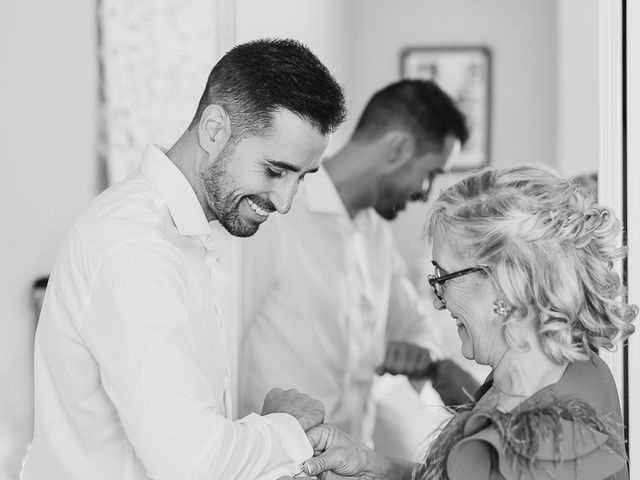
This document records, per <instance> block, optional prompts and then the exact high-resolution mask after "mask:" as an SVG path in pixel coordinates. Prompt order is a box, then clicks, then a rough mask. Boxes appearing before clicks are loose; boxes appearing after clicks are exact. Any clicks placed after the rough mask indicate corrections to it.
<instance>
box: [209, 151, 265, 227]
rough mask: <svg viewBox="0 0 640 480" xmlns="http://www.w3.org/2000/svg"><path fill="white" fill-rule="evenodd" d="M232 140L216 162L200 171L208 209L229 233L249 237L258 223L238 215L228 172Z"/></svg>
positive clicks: (234, 193) (235, 193) (236, 202)
mask: <svg viewBox="0 0 640 480" xmlns="http://www.w3.org/2000/svg"><path fill="white" fill-rule="evenodd" d="M233 148H234V147H233V142H231V141H230V142H229V143H227V145H226V146H225V147H224V149H223V150H222V152H220V155H219V156H218V159H217V161H216V162H214V163H212V164H211V165H209V167H208V168H207V169H206V170H205V171H204V172H202V173H201V175H200V176H201V179H202V183H203V185H204V189H205V193H206V196H207V204H208V205H209V209H210V210H211V212H212V213H213V215H214V216H215V217H216V219H217V220H218V221H219V222H220V224H221V225H222V226H223V227H224V228H225V230H227V232H229V233H230V234H231V235H233V236H236V237H250V236H251V235H253V234H254V233H256V231H257V230H258V227H259V224H257V223H256V224H247V223H245V222H244V221H243V220H242V218H241V217H240V202H241V201H242V200H243V197H242V196H241V195H239V194H238V193H237V192H238V189H237V186H236V184H235V181H234V180H233V178H232V177H231V175H230V174H229V172H228V168H227V167H228V164H229V160H230V159H231V155H232V154H233Z"/></svg>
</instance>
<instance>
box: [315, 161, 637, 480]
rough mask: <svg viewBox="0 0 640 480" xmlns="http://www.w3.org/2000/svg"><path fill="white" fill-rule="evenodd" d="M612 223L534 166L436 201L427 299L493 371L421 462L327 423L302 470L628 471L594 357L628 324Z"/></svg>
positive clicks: (464, 184) (367, 474) (437, 475)
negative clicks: (370, 445)
mask: <svg viewBox="0 0 640 480" xmlns="http://www.w3.org/2000/svg"><path fill="white" fill-rule="evenodd" d="M619 231H620V222H619V221H618V220H617V219H616V218H615V216H614V215H613V213H612V212H611V211H610V210H609V209H608V208H606V207H602V206H600V205H598V204H596V203H595V201H594V200H593V199H592V197H590V196H588V195H584V194H583V192H581V190H580V188H579V187H578V186H577V185H575V184H573V183H571V182H569V181H566V180H564V179H562V178H560V177H559V176H557V175H556V174H554V173H552V172H550V171H548V170H546V169H542V168H538V167H524V166H520V167H514V168H509V169H487V170H484V171H481V172H479V173H476V174H473V175H471V176H469V177H467V178H465V179H464V180H462V181H461V182H459V183H457V184H456V185H454V186H452V187H450V188H449V189H447V190H446V191H444V192H443V193H442V194H441V195H440V196H439V198H438V199H437V200H436V201H435V203H434V204H433V205H432V206H431V208H430V212H429V217H428V224H427V232H428V236H429V238H430V240H431V241H432V245H433V264H434V270H435V271H434V274H433V275H431V276H430V279H429V282H430V284H431V286H432V287H433V289H434V293H435V300H434V305H435V307H436V308H438V309H445V308H446V309H447V310H448V311H449V312H450V313H451V316H452V318H453V320H454V321H455V322H456V324H457V326H458V334H459V335H460V339H461V340H462V347H461V348H462V353H463V354H464V356H465V357H466V358H469V359H473V360H475V361H476V362H478V363H480V364H484V365H489V366H490V367H491V369H492V373H491V375H490V376H489V378H488V379H487V381H486V382H485V383H484V384H483V385H482V386H481V387H480V389H479V390H478V391H477V392H476V394H475V401H474V402H473V403H472V404H471V405H470V407H469V408H467V409H466V410H461V411H460V412H459V413H457V414H456V415H455V416H454V417H453V419H452V420H451V421H450V422H449V423H448V424H447V425H446V426H445V427H444V428H443V430H442V432H441V433H440V435H439V436H438V438H437V439H436V440H435V441H434V442H433V444H432V447H431V448H430V450H429V452H428V454H427V457H426V460H425V462H424V464H421V465H412V464H410V463H408V462H404V461H401V460H398V459H392V458H388V457H384V456H381V455H379V454H376V453H375V452H373V451H371V450H369V449H367V448H366V447H364V446H361V445H358V444H356V443H355V442H354V441H353V440H352V439H350V438H349V437H348V436H346V435H345V434H343V433H342V432H340V431H338V430H337V429H335V428H334V427H332V426H330V425H322V426H319V427H317V428H316V429H315V430H313V431H311V432H309V436H310V438H312V440H313V441H314V442H315V445H316V453H318V454H319V456H317V457H315V458H313V459H311V460H309V461H308V462H307V464H306V466H305V471H306V472H307V473H313V474H318V473H319V472H322V471H326V472H327V473H326V474H325V478H327V479H331V478H344V477H355V478H368V479H382V478H386V479H392V478H407V479H409V478H414V479H421V480H422V479H452V480H458V479H471V478H473V479H539V478H550V479H565V478H567V479H573V478H579V479H582V480H584V479H605V478H612V479H616V480H623V479H627V478H628V473H627V460H626V456H625V451H624V437H623V429H622V425H621V422H622V417H621V413H620V404H619V400H618V396H617V392H616V388H615V384H614V382H613V378H612V376H611V373H610V371H609V369H608V367H607V366H606V364H605V363H604V362H603V361H602V360H601V359H600V358H599V357H598V355H597V352H598V351H599V350H600V349H602V348H607V349H612V348H614V346H615V345H616V344H618V343H619V342H620V341H622V340H624V339H625V338H627V337H628V336H629V335H630V334H631V333H633V331H634V326H633V325H632V321H633V319H634V318H635V316H636V314H637V310H638V309H637V307H636V306H635V305H629V304H627V303H625V302H624V301H622V300H620V298H621V296H622V294H623V291H622V286H621V282H620V278H619V275H618V274H617V273H616V271H615V270H614V269H613V264H614V261H615V260H617V259H619V258H621V257H623V256H624V254H625V250H624V249H623V248H618V247H617V246H616V235H617V234H618V232H619Z"/></svg>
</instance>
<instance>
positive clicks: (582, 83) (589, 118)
mask: <svg viewBox="0 0 640 480" xmlns="http://www.w3.org/2000/svg"><path fill="white" fill-rule="evenodd" d="M557 11H558V18H557V25H558V27H557V29H558V53H557V58H556V61H557V78H558V95H557V98H558V104H557V109H558V114H557V115H558V134H557V138H558V142H557V158H558V162H559V166H560V167H561V168H560V170H561V171H562V173H563V174H565V175H567V176H573V175H578V174H583V173H591V172H594V171H597V167H598V149H599V142H598V138H599V130H598V128H599V125H598V121H599V116H598V115H599V112H598V94H599V91H598V79H599V76H598V40H599V37H598V33H599V32H598V0H558V1H557Z"/></svg>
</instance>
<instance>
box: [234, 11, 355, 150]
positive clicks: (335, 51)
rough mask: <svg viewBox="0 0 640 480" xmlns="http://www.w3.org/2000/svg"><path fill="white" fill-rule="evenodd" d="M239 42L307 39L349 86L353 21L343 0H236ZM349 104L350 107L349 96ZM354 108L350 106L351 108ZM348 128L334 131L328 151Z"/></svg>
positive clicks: (337, 142)
mask: <svg viewBox="0 0 640 480" xmlns="http://www.w3.org/2000/svg"><path fill="white" fill-rule="evenodd" d="M235 4H236V12H235V17H236V29H235V33H236V35H235V38H236V43H243V42H247V41H249V40H255V39H257V38H265V37H280V38H283V37H289V38H295V39H297V40H300V41H301V42H303V43H305V44H306V45H307V46H308V47H309V48H310V49H311V50H312V51H313V52H314V53H315V54H316V55H317V56H318V58H319V59H320V60H321V61H322V62H323V63H324V64H325V65H326V66H327V68H328V69H329V70H330V71H331V73H332V74H333V76H334V77H335V78H336V80H337V81H338V82H339V83H340V84H341V85H343V87H345V89H346V85H345V83H347V84H348V82H349V80H350V79H349V78H348V76H347V71H348V64H347V62H348V51H349V48H350V47H349V44H348V41H347V40H348V39H347V30H348V29H349V28H352V25H353V23H351V22H350V18H349V17H348V16H347V6H348V5H349V2H345V1H344V0H321V1H318V0H269V1H264V0H236V1H235ZM347 102H348V103H347V108H349V107H350V102H349V99H347ZM349 110H351V109H349ZM346 133H347V132H346V131H345V130H344V129H341V130H340V131H338V132H336V134H335V135H333V137H332V139H331V142H330V146H329V149H328V152H332V151H333V150H335V149H336V148H338V147H339V146H340V145H341V144H343V143H344V141H345V139H346V137H345V135H346Z"/></svg>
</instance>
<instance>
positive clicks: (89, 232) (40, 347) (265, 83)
mask: <svg viewBox="0 0 640 480" xmlns="http://www.w3.org/2000/svg"><path fill="white" fill-rule="evenodd" d="M343 118H344V98H343V94H342V89H341V88H340V86H339V85H338V84H337V83H336V82H335V80H334V79H333V77H332V76H331V75H330V73H329V72H328V71H327V69H326V68H325V66H324V65H323V64H322V63H321V62H320V61H319V60H318V59H317V58H316V57H315V56H314V55H313V54H312V53H311V52H310V51H309V50H308V49H307V48H306V47H304V46H303V45H301V44H299V43H298V42H295V41H292V40H265V41H255V42H251V43H248V44H244V45H239V46H237V47H235V48H233V49H232V50H231V51H230V52H228V53H227V54H226V55H225V56H224V57H223V58H222V59H221V60H220V61H219V62H218V63H217V64H216V66H215V67H214V68H213V70H212V71H211V74H210V76H209V79H208V81H207V85H206V87H205V90H204V93H203V95H202V98H201V100H200V103H199V105H198V108H197V111H196V114H195V117H194V119H193V121H192V122H191V124H190V126H189V127H188V128H187V130H186V131H185V132H184V134H183V135H182V136H181V137H180V139H179V140H178V141H177V142H176V144H175V145H173V146H172V147H171V148H170V149H168V150H167V151H166V152H165V151H164V150H163V149H161V148H159V147H156V146H149V147H148V149H147V151H146V152H145V154H144V156H143V158H142V161H141V163H140V165H139V167H138V169H137V170H136V171H135V172H133V173H132V174H131V175H130V176H129V177H128V178H127V179H126V180H125V181H123V182H122V183H120V184H118V185H115V186H113V187H111V188H109V189H108V190H107V191H105V192H104V193H103V194H102V195H100V196H99V197H98V198H97V199H96V200H94V201H93V203H92V204H91V205H90V206H89V207H88V208H87V210H85V212H84V213H83V214H81V216H80V217H79V219H78V220H77V221H76V222H75V224H74V226H73V228H72V229H71V232H70V233H69V235H68V237H67V240H66V242H65V245H64V246H63V249H62V252H61V254H60V255H59V257H58V259H57V262H56V265H55V267H54V269H53V273H52V275H51V279H50V281H49V285H48V287H47V293H46V296H45V300H44V306H43V311H42V315H41V318H40V323H39V325H38V330H37V333H36V341H35V360H34V364H35V425H34V437H33V443H32V446H31V448H30V450H29V453H28V456H27V458H26V460H25V466H24V469H23V472H22V478H23V479H24V480H40V479H67V480H86V479H98V480H100V479H105V480H107V479H109V480H113V479H124V478H126V479H130V480H143V479H149V478H153V479H158V480H165V479H166V480H169V479H171V480H175V479H193V480H196V479H203V480H204V479H207V480H211V479H225V480H226V479H232V478H233V479H270V478H277V477H279V476H282V475H290V474H292V473H293V472H294V471H295V470H296V468H298V465H299V464H300V463H301V462H302V461H303V460H305V459H306V458H308V457H310V456H311V455H312V453H313V452H312V449H311V446H310V444H309V441H308V439H307V437H306V435H305V431H306V430H308V429H309V428H311V427H313V426H314V425H317V424H318V423H320V422H321V421H322V420H323V417H324V409H323V405H322V404H321V403H320V402H319V401H317V400H314V399H312V398H310V397H309V396H307V395H304V394H301V393H299V392H297V391H295V390H288V391H282V390H277V389H276V390H273V391H271V392H270V393H269V394H268V395H267V397H266V399H265V402H264V406H263V408H262V415H257V414H252V415H249V416H247V417H245V418H242V419H240V420H237V421H232V420H231V408H230V406H231V397H230V378H229V359H228V358H227V345H226V340H225V331H224V319H223V318H222V316H221V309H220V306H219V305H220V303H221V300H222V299H223V298H224V295H225V290H224V286H225V284H226V283H227V282H228V279H227V277H226V273H225V272H224V271H223V269H222V267H221V264H220V262H219V259H220V255H221V251H222V250H223V248H224V244H225V243H226V241H227V240H228V237H229V234H231V235H235V236H240V237H247V236H250V235H252V234H254V233H255V232H256V231H257V230H258V228H259V227H260V225H261V224H262V223H263V222H264V221H265V220H267V218H268V217H269V215H270V214H271V213H272V212H279V213H286V212H287V211H288V210H289V208H290V206H291V200H292V198H293V196H294V195H295V193H296V191H297V189H298V185H299V183H300V181H301V180H302V179H303V178H304V176H305V175H306V174H308V173H310V172H314V171H316V170H317V169H318V165H319V162H320V157H321V155H322V153H323V151H324V149H325V147H326V145H327V137H328V135H329V133H330V132H332V131H334V130H335V128H337V126H338V125H339V124H340V123H341V122H342V120H343Z"/></svg>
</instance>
